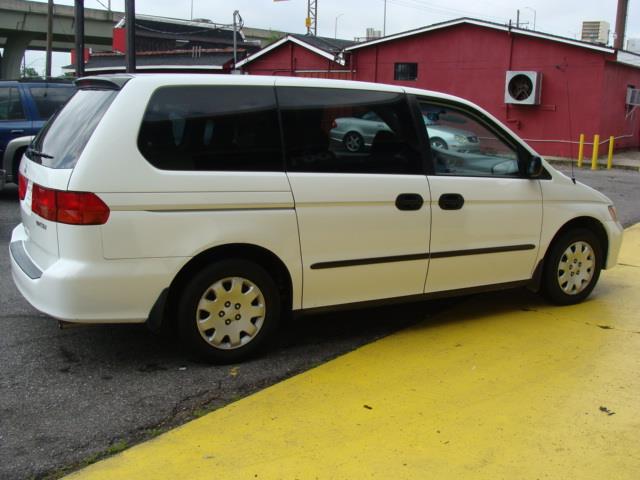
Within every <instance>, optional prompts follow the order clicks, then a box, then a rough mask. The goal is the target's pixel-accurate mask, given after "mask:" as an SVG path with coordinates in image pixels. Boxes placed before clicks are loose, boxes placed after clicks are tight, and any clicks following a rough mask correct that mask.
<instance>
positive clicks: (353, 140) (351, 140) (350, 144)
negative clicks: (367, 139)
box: [344, 134, 362, 152]
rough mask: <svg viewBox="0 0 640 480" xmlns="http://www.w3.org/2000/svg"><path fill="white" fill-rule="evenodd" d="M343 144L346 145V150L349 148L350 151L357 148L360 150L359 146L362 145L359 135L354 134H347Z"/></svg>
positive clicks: (354, 150) (355, 150)
mask: <svg viewBox="0 0 640 480" xmlns="http://www.w3.org/2000/svg"><path fill="white" fill-rule="evenodd" d="M344 144H345V145H346V147H347V150H349V151H350V152H357V151H358V150H360V147H361V146H362V142H361V141H360V137H359V136H358V135H355V134H350V135H347V138H346V139H345V141H344Z"/></svg>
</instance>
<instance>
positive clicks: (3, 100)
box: [0, 87, 25, 120]
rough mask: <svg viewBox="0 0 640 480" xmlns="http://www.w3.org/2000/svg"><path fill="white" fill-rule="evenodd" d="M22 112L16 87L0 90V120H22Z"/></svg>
mask: <svg viewBox="0 0 640 480" xmlns="http://www.w3.org/2000/svg"><path fill="white" fill-rule="evenodd" d="M24 118H25V116H24V110H23V109H22V102H21V101H20V92H19V91H18V89H17V88H16V87H2V88H0V120H23V119H24Z"/></svg>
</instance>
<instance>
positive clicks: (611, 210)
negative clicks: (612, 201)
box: [609, 205, 618, 222]
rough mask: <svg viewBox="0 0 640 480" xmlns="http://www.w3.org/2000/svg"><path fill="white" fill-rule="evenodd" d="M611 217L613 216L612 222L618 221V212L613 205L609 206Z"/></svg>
mask: <svg viewBox="0 0 640 480" xmlns="http://www.w3.org/2000/svg"><path fill="white" fill-rule="evenodd" d="M609 215H611V220H613V221H614V222H617V221H618V212H617V211H616V207H614V206H613V205H609Z"/></svg>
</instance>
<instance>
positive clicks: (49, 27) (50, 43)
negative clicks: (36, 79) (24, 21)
mask: <svg viewBox="0 0 640 480" xmlns="http://www.w3.org/2000/svg"><path fill="white" fill-rule="evenodd" d="M52 50H53V0H49V3H48V5H47V55H46V60H45V66H44V77H45V78H51V51H52Z"/></svg>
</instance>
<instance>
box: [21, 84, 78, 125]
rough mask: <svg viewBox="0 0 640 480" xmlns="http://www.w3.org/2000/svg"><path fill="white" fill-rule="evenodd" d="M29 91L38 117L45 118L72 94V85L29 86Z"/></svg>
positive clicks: (73, 89)
mask: <svg viewBox="0 0 640 480" xmlns="http://www.w3.org/2000/svg"><path fill="white" fill-rule="evenodd" d="M29 91H30V92H31V96H32V97H33V101H34V102H35V104H36V108H37V109H38V114H39V115H40V118H42V119H45V120H46V119H47V118H49V117H51V116H52V115H53V114H54V113H56V111H57V110H58V109H59V108H60V107H61V106H62V105H64V104H65V102H66V101H67V100H69V98H70V97H71V95H73V94H74V92H75V88H72V87H49V86H43V87H30V88H29Z"/></svg>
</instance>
